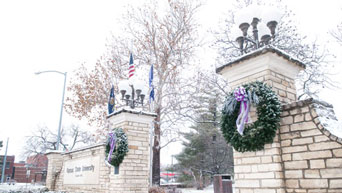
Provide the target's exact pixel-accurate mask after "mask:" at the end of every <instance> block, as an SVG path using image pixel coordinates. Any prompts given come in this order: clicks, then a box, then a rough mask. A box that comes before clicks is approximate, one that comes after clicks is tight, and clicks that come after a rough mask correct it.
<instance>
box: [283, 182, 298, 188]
mask: <svg viewBox="0 0 342 193" xmlns="http://www.w3.org/2000/svg"><path fill="white" fill-rule="evenodd" d="M285 184H286V187H287V188H299V181H298V180H286V181H285Z"/></svg>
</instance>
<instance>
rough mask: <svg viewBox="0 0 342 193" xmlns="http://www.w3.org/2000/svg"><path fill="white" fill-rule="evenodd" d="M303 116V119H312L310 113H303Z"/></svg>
mask: <svg viewBox="0 0 342 193" xmlns="http://www.w3.org/2000/svg"><path fill="white" fill-rule="evenodd" d="M304 116H305V121H311V120H312V118H311V115H310V113H305V115H304Z"/></svg>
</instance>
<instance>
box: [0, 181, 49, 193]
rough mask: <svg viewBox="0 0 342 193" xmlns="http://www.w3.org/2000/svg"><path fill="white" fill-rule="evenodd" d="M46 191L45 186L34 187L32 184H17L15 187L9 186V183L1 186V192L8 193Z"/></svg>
mask: <svg viewBox="0 0 342 193" xmlns="http://www.w3.org/2000/svg"><path fill="white" fill-rule="evenodd" d="M43 189H45V186H42V185H32V184H30V183H28V184H26V183H16V184H15V185H8V184H7V183H3V184H0V192H1V193H7V192H19V191H20V192H28V191H35V192H40V191H41V190H43Z"/></svg>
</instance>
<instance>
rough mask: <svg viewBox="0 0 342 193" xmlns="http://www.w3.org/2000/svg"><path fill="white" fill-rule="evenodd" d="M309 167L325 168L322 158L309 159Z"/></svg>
mask: <svg viewBox="0 0 342 193" xmlns="http://www.w3.org/2000/svg"><path fill="white" fill-rule="evenodd" d="M310 168H312V169H318V168H325V162H324V160H322V159H319V160H310Z"/></svg>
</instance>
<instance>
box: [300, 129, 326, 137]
mask: <svg viewBox="0 0 342 193" xmlns="http://www.w3.org/2000/svg"><path fill="white" fill-rule="evenodd" d="M300 134H301V135H302V137H308V136H315V135H322V132H321V131H320V130H319V129H312V130H308V131H302V132H301V133H300Z"/></svg>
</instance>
